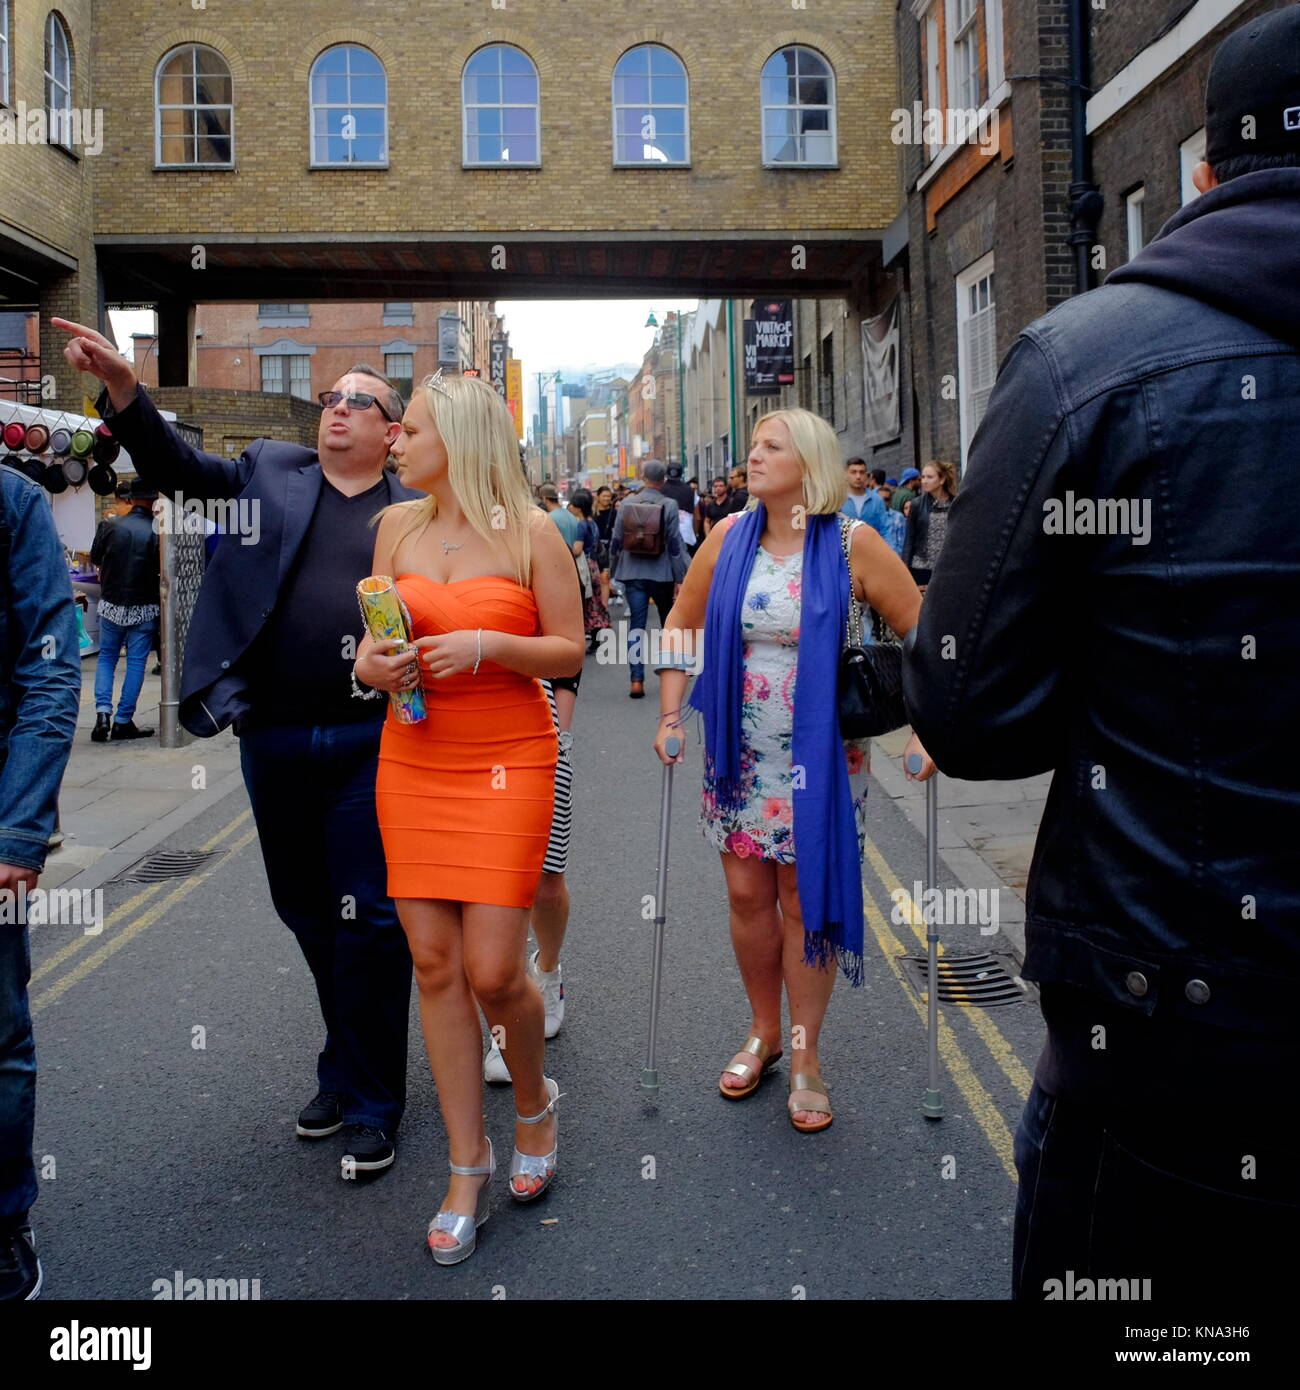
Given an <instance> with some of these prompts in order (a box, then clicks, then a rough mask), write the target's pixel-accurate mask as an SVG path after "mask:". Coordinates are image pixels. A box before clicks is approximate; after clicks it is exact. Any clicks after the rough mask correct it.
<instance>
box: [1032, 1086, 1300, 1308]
mask: <svg viewBox="0 0 1300 1390" xmlns="http://www.w3.org/2000/svg"><path fill="white" fill-rule="evenodd" d="M1291 1123H1292V1121H1291V1119H1290V1117H1289V1115H1288V1114H1287V1112H1286V1110H1285V1108H1284V1107H1277V1108H1272V1109H1270V1110H1269V1111H1268V1112H1267V1113H1264V1112H1263V1111H1262V1110H1261V1112H1260V1113H1257V1114H1247V1115H1243V1116H1241V1117H1239V1118H1230V1117H1227V1116H1224V1115H1218V1116H1215V1115H1213V1114H1211V1113H1209V1112H1208V1111H1207V1112H1203V1113H1201V1114H1197V1113H1196V1112H1195V1111H1192V1110H1188V1111H1180V1112H1177V1113H1176V1114H1171V1113H1168V1112H1165V1113H1160V1112H1150V1113H1147V1112H1144V1113H1140V1114H1138V1115H1132V1114H1124V1113H1120V1112H1116V1111H1101V1110H1097V1109H1094V1108H1092V1107H1090V1106H1087V1105H1084V1104H1081V1103H1080V1102H1079V1101H1076V1100H1072V1099H1069V1098H1064V1097H1053V1096H1049V1095H1048V1094H1047V1093H1046V1092H1045V1091H1043V1090H1042V1089H1041V1088H1040V1087H1039V1086H1037V1085H1035V1086H1034V1088H1033V1090H1032V1091H1031V1092H1030V1094H1029V1101H1028V1103H1027V1105H1026V1106H1025V1112H1024V1115H1023V1116H1022V1117H1021V1121H1020V1127H1019V1129H1018V1130H1017V1132H1016V1141H1015V1154H1016V1168H1017V1169H1018V1171H1019V1173H1020V1188H1019V1192H1018V1194H1017V1198H1016V1227H1015V1246H1014V1255H1013V1262H1012V1274H1011V1279H1012V1296H1013V1297H1014V1298H1017V1299H1024V1300H1026V1301H1033V1302H1041V1301H1043V1300H1044V1298H1045V1297H1047V1296H1048V1294H1050V1293H1055V1294H1056V1296H1057V1297H1062V1296H1063V1295H1064V1289H1062V1290H1059V1291H1058V1290H1057V1289H1056V1288H1055V1287H1054V1286H1049V1281H1052V1280H1059V1281H1060V1282H1061V1284H1062V1285H1063V1286H1065V1287H1067V1288H1068V1287H1069V1284H1070V1282H1071V1280H1072V1281H1073V1285H1074V1286H1075V1290H1076V1291H1075V1293H1074V1297H1075V1298H1076V1299H1077V1298H1079V1297H1080V1293H1079V1291H1078V1285H1079V1281H1080V1280H1083V1279H1090V1280H1094V1281H1100V1280H1121V1279H1122V1280H1125V1281H1126V1282H1127V1281H1131V1280H1135V1279H1136V1280H1144V1279H1149V1280H1150V1281H1151V1282H1150V1298H1151V1301H1152V1302H1153V1303H1156V1302H1159V1303H1165V1302H1169V1301H1173V1300H1183V1301H1184V1305H1185V1307H1186V1309H1187V1311H1188V1312H1189V1313H1190V1312H1192V1311H1194V1310H1195V1309H1198V1308H1200V1309H1206V1308H1213V1307H1215V1306H1218V1307H1233V1306H1236V1303H1237V1300H1252V1299H1253V1300H1264V1301H1272V1300H1273V1299H1275V1298H1276V1297H1277V1295H1278V1288H1279V1284H1278V1279H1279V1265H1280V1264H1281V1262H1282V1261H1285V1262H1286V1265H1287V1266H1288V1267H1289V1265H1290V1262H1291V1260H1292V1258H1293V1252H1294V1251H1295V1249H1296V1245H1297V1240H1300V1206H1298V1205H1297V1202H1296V1191H1295V1166H1294V1148H1295V1146H1294V1144H1293V1143H1291V1142H1290V1140H1289V1127H1290V1125H1291ZM1251 1173H1253V1176H1247V1174H1251ZM1112 1287H1113V1286H1112ZM1128 1287H1129V1289H1130V1292H1132V1291H1133V1290H1134V1289H1135V1288H1136V1289H1137V1290H1138V1291H1139V1292H1140V1291H1141V1289H1142V1286H1141V1285H1140V1284H1139V1285H1136V1286H1134V1285H1131V1284H1130V1285H1129V1286H1128ZM1064 1296H1068V1295H1064ZM1108 1296H1109V1297H1115V1296H1116V1295H1115V1294H1109V1295H1108Z"/></svg>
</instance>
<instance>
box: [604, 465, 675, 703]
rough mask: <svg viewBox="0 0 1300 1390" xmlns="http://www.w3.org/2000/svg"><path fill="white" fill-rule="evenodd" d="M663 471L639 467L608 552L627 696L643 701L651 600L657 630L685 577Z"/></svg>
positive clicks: (672, 508)
mask: <svg viewBox="0 0 1300 1390" xmlns="http://www.w3.org/2000/svg"><path fill="white" fill-rule="evenodd" d="M667 476H668V470H667V469H666V468H665V467H664V466H663V464H662V463H660V462H659V461H658V460H657V459H647V460H646V462H645V463H643V464H642V465H641V479H642V486H641V488H640V490H639V491H637V492H634V493H632V494H630V495H629V497H628V499H627V500H626V501H625V502H624V503H623V505H622V506H621V507H620V508H619V509H618V516H617V518H616V519H615V521H614V531H613V534H612V535H611V536H610V541H609V553H610V560H611V562H612V564H613V566H614V578H615V580H617V581H618V583H620V584H621V585H622V586H623V592H624V594H625V595H626V596H627V607H628V616H629V618H630V620H631V627H630V629H629V631H628V656H629V661H628V668H629V675H630V676H631V680H632V684H631V688H630V689H629V690H628V696H629V697H630V698H631V699H633V700H641V699H644V698H645V664H644V661H642V660H639V659H638V658H643V657H644V656H645V641H646V631H645V624H646V618H647V617H648V616H649V612H650V600H651V599H653V600H654V605H655V609H656V611H657V612H658V614H659V625H660V626H661V627H662V626H663V622H664V619H665V618H667V616H668V610H669V609H670V608H671V607H672V606H673V602H674V600H675V599H676V597H677V590H678V588H679V587H680V585H681V582H682V580H683V579H684V578H685V577H686V566H687V564H688V560H687V557H686V551H685V549H684V547H683V545H682V537H681V530H680V524H679V522H678V519H677V517H678V507H677V503H676V502H674V501H673V500H672V498H671V497H665V496H664V493H663V483H664V479H665V478H666V477H667Z"/></svg>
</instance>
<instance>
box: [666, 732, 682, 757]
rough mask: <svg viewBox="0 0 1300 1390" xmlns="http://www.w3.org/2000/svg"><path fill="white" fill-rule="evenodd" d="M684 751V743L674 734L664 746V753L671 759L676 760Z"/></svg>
mask: <svg viewBox="0 0 1300 1390" xmlns="http://www.w3.org/2000/svg"><path fill="white" fill-rule="evenodd" d="M681 751H682V741H681V739H679V738H678V737H677V735H676V734H674V735H673V736H672V737H671V738H670V739H669V740H668V742H667V743H665V744H664V752H665V753H667V754H668V756H669V757H670V758H675V757H676V756H677V755H678V754H679V753H680V752H681Z"/></svg>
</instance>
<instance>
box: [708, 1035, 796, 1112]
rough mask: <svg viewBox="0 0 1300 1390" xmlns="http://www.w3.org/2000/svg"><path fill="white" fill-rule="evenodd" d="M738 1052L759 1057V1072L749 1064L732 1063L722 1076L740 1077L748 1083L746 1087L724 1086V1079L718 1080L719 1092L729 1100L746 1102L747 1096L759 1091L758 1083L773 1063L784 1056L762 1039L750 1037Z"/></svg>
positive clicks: (723, 1070)
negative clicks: (774, 1050)
mask: <svg viewBox="0 0 1300 1390" xmlns="http://www.w3.org/2000/svg"><path fill="white" fill-rule="evenodd" d="M736 1050H737V1051H738V1052H748V1053H749V1054H750V1055H751V1056H754V1057H757V1058H758V1060H759V1063H760V1066H759V1069H758V1071H755V1070H754V1068H753V1067H751V1066H750V1065H749V1063H748V1062H732V1063H731V1064H730V1066H726V1067H723V1069H722V1076H738V1077H740V1079H741V1080H742V1081H745V1082H747V1083H748V1084H747V1085H744V1086H724V1085H723V1084H722V1077H721V1076H720V1077H719V1078H718V1090H720V1091H721V1092H722V1094H723V1095H724V1096H726V1098H727V1099H728V1100H744V1098H745V1097H746V1096H749V1095H753V1093H754V1092H755V1091H756V1090H757V1089H758V1083H759V1082H760V1081H762V1079H763V1077H764V1075H765V1074H766V1072H767V1069H768V1068H769V1067H770V1066H772V1065H773V1063H775V1062H777V1061H779V1060H780V1058H781V1057H782V1056H783V1055H784V1054H783V1053H782V1052H781V1051H780V1050H778V1051H776V1052H773V1051H772V1049H771V1048H770V1047H768V1045H767V1044H766V1043H765V1042H764V1041H763V1039H762V1038H757V1037H753V1036H751V1037H748V1038H746V1039H745V1045H744V1046H743V1047H739V1048H737V1049H736Z"/></svg>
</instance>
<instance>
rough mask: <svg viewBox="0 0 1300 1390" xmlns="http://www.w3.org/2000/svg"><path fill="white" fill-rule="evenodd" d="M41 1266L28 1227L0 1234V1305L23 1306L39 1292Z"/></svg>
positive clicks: (34, 1241)
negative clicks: (12, 1304)
mask: <svg viewBox="0 0 1300 1390" xmlns="http://www.w3.org/2000/svg"><path fill="white" fill-rule="evenodd" d="M42 1278H43V1275H42V1273H41V1262H40V1260H38V1259H37V1258H36V1238H35V1237H34V1236H33V1235H32V1228H31V1227H30V1226H28V1225H22V1226H19V1227H18V1228H17V1229H16V1230H13V1231H9V1232H4V1233H0V1303H27V1302H30V1301H31V1300H32V1299H33V1298H35V1297H36V1296H37V1295H38V1294H39V1293H40V1291H41V1281H42Z"/></svg>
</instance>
